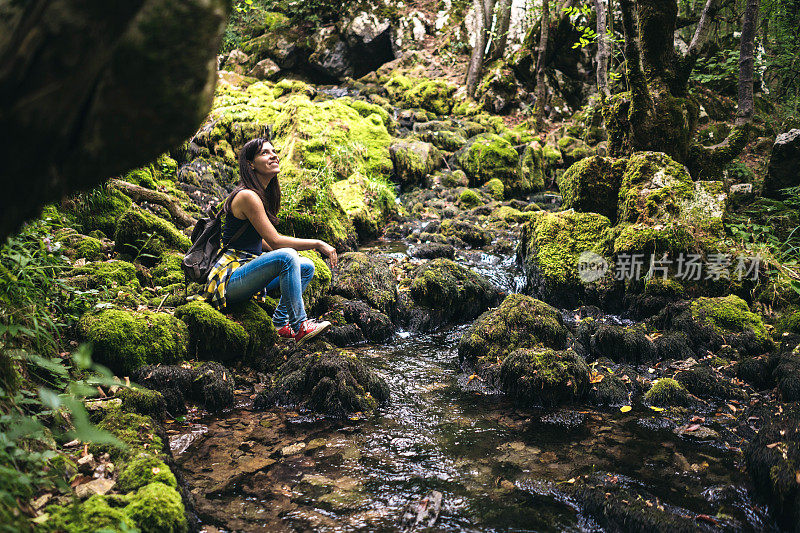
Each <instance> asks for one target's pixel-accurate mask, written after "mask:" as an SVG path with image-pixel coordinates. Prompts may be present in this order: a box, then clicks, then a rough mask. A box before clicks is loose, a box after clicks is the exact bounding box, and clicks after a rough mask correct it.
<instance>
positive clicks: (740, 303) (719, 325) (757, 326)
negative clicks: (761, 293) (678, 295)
mask: <svg viewBox="0 0 800 533" xmlns="http://www.w3.org/2000/svg"><path fill="white" fill-rule="evenodd" d="M690 311H691V315H692V318H694V319H695V320H696V321H697V322H698V323H699V324H700V325H701V326H706V327H710V328H711V329H713V331H714V332H715V333H717V334H718V335H720V336H721V337H722V339H723V341H724V344H728V345H730V346H733V347H734V348H736V349H738V350H739V351H740V352H742V353H744V354H751V353H752V354H753V355H758V352H760V351H761V352H766V351H769V350H770V349H771V348H772V346H773V343H772V339H771V338H770V336H769V334H768V333H767V330H766V327H765V326H764V322H763V321H762V320H761V317H760V316H759V315H757V314H755V313H753V312H751V311H750V307H749V306H748V305H747V302H745V301H744V300H742V299H741V298H739V297H738V296H735V295H732V294H731V295H728V296H721V297H716V298H705V297H701V298H697V299H696V300H694V301H693V302H692V304H691V307H690Z"/></svg>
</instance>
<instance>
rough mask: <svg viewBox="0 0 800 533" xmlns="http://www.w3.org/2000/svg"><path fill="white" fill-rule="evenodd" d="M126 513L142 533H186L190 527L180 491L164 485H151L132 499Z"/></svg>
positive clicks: (157, 483) (142, 489) (140, 490)
mask: <svg viewBox="0 0 800 533" xmlns="http://www.w3.org/2000/svg"><path fill="white" fill-rule="evenodd" d="M125 512H126V513H127V515H128V516H130V517H131V519H132V520H133V521H134V522H135V523H136V526H137V527H138V528H139V529H140V530H141V531H142V533H185V532H186V531H188V530H189V525H188V522H187V520H186V515H185V514H184V507H183V500H182V499H181V495H180V494H178V491H177V490H175V489H174V488H173V487H170V486H169V485H165V484H164V483H159V482H155V483H150V484H149V485H145V486H144V487H142V488H140V489H139V490H138V491H137V492H136V494H134V495H133V496H132V497H131V498H130V503H129V504H128V505H127V507H125Z"/></svg>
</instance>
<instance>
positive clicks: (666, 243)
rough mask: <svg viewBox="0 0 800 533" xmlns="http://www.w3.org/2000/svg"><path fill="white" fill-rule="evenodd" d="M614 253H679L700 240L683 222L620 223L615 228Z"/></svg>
mask: <svg viewBox="0 0 800 533" xmlns="http://www.w3.org/2000/svg"><path fill="white" fill-rule="evenodd" d="M612 233H613V235H614V248H613V250H614V253H615V254H619V253H634V252H639V253H644V254H656V255H658V256H659V257H661V255H660V254H662V253H663V252H669V253H671V254H673V256H674V254H678V253H680V252H688V251H690V250H692V247H693V246H695V245H697V244H698V242H697V240H696V238H695V236H694V235H693V234H692V232H691V230H690V229H689V228H687V227H686V226H684V225H683V224H681V223H677V222H673V223H669V224H666V225H663V226H658V227H654V226H649V225H647V224H620V225H618V226H616V227H615V228H614V229H613V232H612Z"/></svg>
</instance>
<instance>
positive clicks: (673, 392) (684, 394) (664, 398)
mask: <svg viewBox="0 0 800 533" xmlns="http://www.w3.org/2000/svg"><path fill="white" fill-rule="evenodd" d="M644 399H645V400H646V401H647V402H648V403H650V404H651V405H654V406H656V407H674V406H684V405H688V403H689V392H688V391H687V390H686V387H684V386H683V385H681V384H680V383H679V382H677V381H675V380H674V379H672V378H661V379H659V380H658V381H656V382H655V383H653V386H652V387H650V390H648V391H647V392H646V393H645V395H644Z"/></svg>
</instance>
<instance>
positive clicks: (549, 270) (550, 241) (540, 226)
mask: <svg viewBox="0 0 800 533" xmlns="http://www.w3.org/2000/svg"><path fill="white" fill-rule="evenodd" d="M610 228H611V222H610V221H609V220H608V218H606V217H605V216H603V215H599V214H596V213H578V212H575V211H564V212H560V213H549V212H544V211H538V212H534V213H533V214H532V217H531V220H530V221H529V222H527V223H526V224H525V225H523V226H522V233H521V235H520V245H519V248H518V249H517V253H518V255H519V256H520V257H521V259H522V261H523V264H524V268H525V273H526V275H527V279H526V287H525V292H526V293H527V294H530V295H532V296H534V297H536V298H540V299H542V300H544V301H546V302H550V303H553V304H554V305H563V306H565V307H571V306H575V305H577V304H580V303H581V302H583V303H592V301H597V300H600V299H602V298H603V297H604V296H603V295H604V294H607V293H610V291H611V290H612V289H613V286H614V281H613V280H612V278H611V272H610V268H609V263H608V260H607V259H606V258H608V257H609V256H610V251H611V250H610V243H611V241H610V239H611V237H610V231H609V230H610ZM595 263H596V264H595ZM592 265H594V266H597V267H598V268H596V269H594V270H591V271H586V270H583V269H584V267H587V266H592ZM603 265H605V270H604V269H603V268H601V267H603ZM579 266H580V267H581V269H580V270H579ZM587 272H588V273H587ZM582 273H583V274H582Z"/></svg>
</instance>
